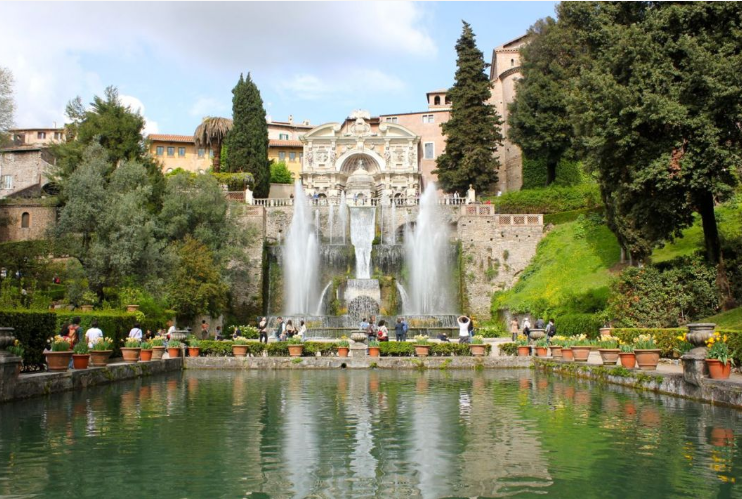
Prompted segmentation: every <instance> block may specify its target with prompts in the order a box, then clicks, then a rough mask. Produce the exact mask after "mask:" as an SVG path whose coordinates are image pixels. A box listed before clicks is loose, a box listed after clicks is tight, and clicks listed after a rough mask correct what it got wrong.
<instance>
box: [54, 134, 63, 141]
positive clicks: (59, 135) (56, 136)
mask: <svg viewBox="0 0 742 499" xmlns="http://www.w3.org/2000/svg"><path fill="white" fill-rule="evenodd" d="M54 140H62V132H54Z"/></svg>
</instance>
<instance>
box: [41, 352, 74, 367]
mask: <svg viewBox="0 0 742 499" xmlns="http://www.w3.org/2000/svg"><path fill="white" fill-rule="evenodd" d="M44 355H45V356H46V365H47V366H48V367H49V370H50V371H66V370H67V368H68V367H69V365H70V359H71V358H72V350H67V351H66V352H44Z"/></svg>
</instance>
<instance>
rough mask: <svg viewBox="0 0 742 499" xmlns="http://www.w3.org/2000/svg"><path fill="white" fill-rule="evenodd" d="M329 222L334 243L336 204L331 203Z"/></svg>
mask: <svg viewBox="0 0 742 499" xmlns="http://www.w3.org/2000/svg"><path fill="white" fill-rule="evenodd" d="M327 218H328V224H329V225H330V244H332V236H333V232H334V229H335V206H334V205H333V204H332V203H330V213H329V214H328V215H327Z"/></svg>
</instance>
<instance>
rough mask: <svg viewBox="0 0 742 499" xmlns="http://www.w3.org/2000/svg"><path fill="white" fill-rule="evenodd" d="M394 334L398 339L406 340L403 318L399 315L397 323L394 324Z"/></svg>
mask: <svg viewBox="0 0 742 499" xmlns="http://www.w3.org/2000/svg"><path fill="white" fill-rule="evenodd" d="M394 334H395V336H396V337H397V341H405V340H404V326H403V325H402V318H401V317H397V323H396V324H395V325H394Z"/></svg>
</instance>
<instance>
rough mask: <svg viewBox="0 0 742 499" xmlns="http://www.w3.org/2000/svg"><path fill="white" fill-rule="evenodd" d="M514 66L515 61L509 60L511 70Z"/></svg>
mask: <svg viewBox="0 0 742 499" xmlns="http://www.w3.org/2000/svg"><path fill="white" fill-rule="evenodd" d="M513 66H515V59H510V67H511V68H512V67H513Z"/></svg>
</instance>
